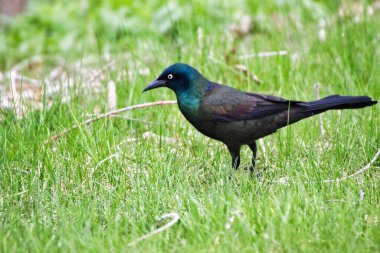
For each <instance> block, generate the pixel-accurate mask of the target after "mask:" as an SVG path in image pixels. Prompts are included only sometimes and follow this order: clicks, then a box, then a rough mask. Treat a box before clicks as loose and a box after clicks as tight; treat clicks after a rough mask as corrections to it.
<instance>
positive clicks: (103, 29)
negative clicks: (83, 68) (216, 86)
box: [0, 1, 380, 252]
mask: <svg viewBox="0 0 380 253" xmlns="http://www.w3.org/2000/svg"><path fill="white" fill-rule="evenodd" d="M76 2H77V1H67V4H64V2H63V1H53V2H52V3H50V4H46V3H45V2H44V1H37V2H36V3H34V5H31V6H30V8H29V9H28V10H27V12H26V13H25V14H24V15H22V16H20V17H17V18H16V19H15V20H14V21H13V22H9V21H7V23H3V24H2V26H1V27H0V29H1V30H2V31H3V32H2V33H1V35H0V41H1V42H3V43H2V46H1V50H2V51H1V56H0V58H1V63H0V67H1V69H2V72H3V73H5V74H9V70H10V68H11V67H12V66H13V65H14V64H16V63H17V62H19V61H21V60H23V59H26V58H28V57H31V56H33V55H38V54H42V55H50V56H53V57H55V56H59V57H63V58H65V59H66V60H67V61H68V62H70V61H74V60H78V59H81V58H85V57H86V56H88V55H93V54H95V55H99V57H98V58H99V62H101V56H102V55H103V53H105V52H110V53H111V54H113V55H115V56H117V55H118V54H120V53H121V52H128V53H129V55H130V56H129V58H128V59H127V60H123V61H121V60H119V61H117V66H116V68H115V69H107V70H106V73H105V74H106V76H107V78H106V80H105V81H104V86H106V84H107V83H108V81H109V80H114V81H115V82H116V85H117V95H118V107H120V108H121V107H125V106H129V105H133V104H139V103H144V102H150V101H158V100H172V99H174V98H175V97H174V94H172V93H171V92H170V91H169V90H165V89H161V90H154V91H151V92H148V93H144V94H142V93H141V91H142V89H143V87H145V85H146V84H147V83H148V82H150V81H151V80H153V79H154V78H155V77H156V76H157V75H158V74H159V73H160V72H161V71H162V70H163V68H165V67H166V66H167V65H169V64H171V63H173V62H177V61H181V62H186V63H189V64H191V65H193V66H195V67H196V68H198V69H199V70H200V71H201V72H202V73H203V74H204V75H205V76H207V77H208V78H209V79H211V80H213V81H218V82H222V83H226V84H229V85H231V86H233V87H236V88H239V89H243V90H247V91H254V92H259V93H264V94H272V95H278V96H282V97H286V98H290V99H298V100H312V99H315V93H314V88H313V84H314V83H316V82H319V83H321V89H320V93H321V96H327V95H331V94H341V95H348V94H350V95H369V96H371V97H372V98H374V99H376V100H379V99H380V57H379V56H380V50H379V49H380V46H379V45H380V43H379V41H380V37H379V31H380V29H379V27H380V15H379V12H378V11H376V12H375V14H374V15H367V14H363V15H361V19H360V20H359V21H355V17H354V16H353V15H348V16H346V17H344V18H339V16H338V8H339V6H340V4H339V2H337V3H335V2H332V1H326V2H322V1H318V2H312V1H291V2H290V3H289V4H288V3H287V4H285V3H284V4H281V3H280V1H278V2H277V1H273V2H272V1H268V2H265V3H264V2H263V1H260V2H256V3H251V4H250V3H249V2H250V1H237V2H236V3H234V4H232V3H233V2H231V3H230V2H224V3H223V4H218V3H219V1H208V2H206V3H203V1H196V2H193V3H191V4H188V3H187V1H178V2H176V3H177V4H174V5H173V6H171V7H170V6H169V7H167V6H168V5H165V4H163V2H161V1H154V2H153V3H154V4H151V5H149V4H138V3H137V2H138V1H134V2H135V3H134V2H129V3H127V5H126V6H127V7H124V9H125V12H123V11H120V9H122V8H121V5H122V3H119V2H118V1H113V2H112V4H90V6H89V7H88V9H86V10H81V9H80V8H79V7H78V4H77V3H76ZM234 2H235V1H234ZM65 3H66V1H65ZM363 4H364V6H367V5H368V4H371V3H363ZM165 6H166V8H169V9H170V8H171V11H167V9H165ZM173 10H175V11H173ZM118 11H119V12H118ZM165 11H166V12H165ZM176 12H178V13H176ZM107 13H108V14H107ZM115 13H119V16H116V19H115V20H116V21H115V22H113V23H112V22H111V21H110V20H109V15H111V16H112V15H116V14H115ZM120 13H121V14H120ZM42 14H43V15H42ZM178 14H180V15H179V16H178ZM242 14H249V15H252V16H253V19H254V22H255V24H256V25H257V28H255V29H254V32H253V33H252V34H250V35H248V36H247V37H245V38H233V36H232V34H231V33H230V32H229V30H228V26H229V25H230V24H231V23H236V22H239V17H240V16H241V15H242ZM65 15H67V17H69V18H67V17H66V16H65ZM107 15H108V16H107ZM103 16H106V17H108V18H105V19H102V18H101V17H103ZM118 18H120V19H122V20H121V21H120V23H118V22H117V21H118ZM321 18H323V19H326V20H329V22H330V24H328V25H327V26H326V28H325V29H326V34H327V37H326V41H325V42H321V41H320V40H319V37H318V33H319V25H318V24H319V19H321ZM276 20H280V21H276ZM198 27H202V29H203V39H204V41H203V46H202V47H200V46H199V44H198V34H197V28H198ZM164 28H165V29H164ZM70 36H71V37H70ZM233 48H235V49H236V51H237V55H241V54H247V53H252V52H254V51H256V52H262V51H276V50H287V51H288V52H289V55H287V56H279V57H271V58H253V59H249V60H239V58H238V57H237V56H235V55H233V54H231V53H230V51H231V49H233ZM226 55H229V57H230V62H226V60H225V59H226ZM235 64H245V65H246V66H247V67H248V68H249V71H250V72H254V73H255V74H256V75H257V76H258V77H259V78H260V79H261V80H262V81H263V82H262V83H261V84H260V85H257V84H256V83H254V82H253V80H252V79H251V78H247V77H245V76H243V75H242V74H241V73H239V72H238V71H236V70H235V68H234V65H235ZM139 66H142V67H147V68H149V69H150V74H149V75H140V74H138V73H137V72H136V71H137V68H138V67H139ZM45 67H46V68H51V69H52V68H54V64H53V63H51V66H45ZM125 70H132V71H134V72H133V73H134V74H133V75H132V77H130V78H127V77H122V78H121V79H120V80H117V79H116V77H117V75H118V73H121V72H122V71H125ZM31 75H33V71H31ZM77 79H78V80H77V83H76V85H77V86H80V85H81V80H80V76H77ZM4 80H5V79H3V83H0V85H9V82H7V81H4ZM116 80H117V81H116ZM88 92H91V91H83V90H82V91H81V92H80V93H79V94H78V95H77V96H76V97H75V99H73V100H71V101H70V102H68V103H63V102H62V101H60V99H59V98H57V99H56V100H55V101H54V103H53V105H52V106H51V107H47V106H45V107H44V108H42V109H41V110H34V111H32V112H30V113H28V114H27V115H26V116H25V117H24V118H22V119H17V118H16V116H15V114H14V112H12V110H2V117H3V120H2V121H1V122H0V243H1V246H0V251H1V252H26V251H31V252H60V251H62V252H75V251H79V252H83V251H84V252H379V251H380V240H379V238H380V225H379V221H378V220H379V214H380V188H379V179H380V173H379V170H378V169H379V166H380V163H379V160H378V161H376V162H375V163H374V165H373V166H372V167H371V168H370V169H369V170H367V171H366V172H365V173H362V174H361V175H359V176H358V177H357V178H352V179H347V180H344V181H343V182H341V183H324V182H322V181H323V180H326V179H335V178H339V177H341V176H342V175H345V174H346V175H348V174H351V173H354V172H355V171H357V170H359V169H360V168H362V167H363V166H364V165H365V164H367V163H368V162H369V161H370V160H371V159H372V157H373V156H374V155H375V153H376V152H377V150H378V149H379V147H380V127H379V126H380V111H379V106H378V105H376V106H374V107H372V108H365V109H362V110H350V111H342V112H340V111H332V112H327V113H325V114H323V124H324V128H325V130H326V135H325V136H321V134H320V131H319V119H318V117H314V118H310V119H307V120H305V121H302V122H299V123H297V124H294V125H292V126H290V127H288V128H286V129H282V130H280V131H278V132H277V133H276V134H273V135H271V136H268V137H266V138H265V139H264V143H265V147H266V153H267V159H268V164H267V165H266V164H265V159H264V154H263V152H262V149H261V147H259V154H258V168H259V169H261V170H263V177H262V178H260V179H256V178H252V177H250V176H249V174H248V172H247V171H244V170H239V171H237V172H234V174H233V177H232V179H228V177H229V175H230V174H231V173H232V169H231V168H230V156H229V154H228V151H227V149H226V148H225V147H224V146H223V145H222V144H220V143H218V142H216V141H213V140H210V139H208V138H206V137H204V136H202V135H201V134H199V133H198V132H197V131H196V130H195V129H194V128H193V127H192V126H190V124H189V123H188V122H187V121H186V120H185V119H184V118H183V116H182V115H181V114H180V112H179V110H178V108H177V107H176V106H163V107H152V108H145V109H140V110H136V111H133V112H129V113H126V115H127V116H129V117H132V118H135V119H140V120H146V121H150V122H152V124H149V123H142V122H138V121H132V120H126V119H122V118H111V119H106V120H101V121H98V122H95V123H93V124H91V125H90V126H87V127H81V128H80V129H78V130H75V131H73V132H71V133H70V134H68V135H67V136H65V137H63V138H61V139H60V140H59V141H58V142H57V143H56V144H54V145H50V146H44V145H42V143H43V141H44V140H46V139H47V138H49V137H50V136H51V135H53V134H54V133H56V132H59V131H61V130H63V129H64V128H68V127H70V126H72V125H74V124H76V123H77V122H81V121H83V120H85V119H87V116H86V114H89V113H90V114H91V113H93V112H94V111H95V110H96V108H99V109H100V110H101V111H102V112H105V111H106V109H105V108H106V105H107V94H106V92H104V93H100V94H96V95H92V96H89V95H88ZM153 123H154V124H153ZM147 131H150V132H153V133H155V134H157V135H159V136H162V137H170V138H172V137H176V138H178V143H171V142H165V140H164V139H163V138H162V139H161V140H160V139H148V140H144V139H143V138H142V136H143V134H144V133H145V132H147ZM128 138H137V139H139V141H137V142H132V143H125V144H122V145H119V144H120V143H122V142H123V141H125V140H127V139H128ZM180 143H182V144H183V145H180ZM115 153H118V154H119V157H118V158H117V159H116V158H112V159H109V160H107V161H105V162H104V163H102V164H101V165H100V166H99V163H100V162H101V161H102V160H103V159H105V158H107V157H109V156H111V155H112V154H115ZM250 155H251V154H250V152H249V150H248V148H244V149H243V150H242V165H243V166H244V165H248V164H249V162H250ZM281 178H287V179H288V180H289V181H290V183H289V184H278V183H275V181H278V180H280V179H281ZM363 193H364V197H361V196H362V195H363ZM170 212H176V213H178V214H179V215H180V221H179V222H178V223H176V224H175V225H174V226H172V227H171V228H169V229H168V230H166V231H164V232H162V233H160V234H158V235H155V236H153V237H151V238H149V239H146V240H144V241H142V242H140V243H138V244H136V245H135V246H128V244H129V243H130V242H132V241H134V240H135V239H137V238H139V237H140V236H142V235H144V234H147V233H149V232H150V231H152V230H154V229H156V228H158V227H160V226H162V225H163V224H164V223H165V221H157V220H156V218H158V217H160V216H162V215H164V214H166V213H170ZM231 217H235V218H234V221H233V222H232V224H230V227H229V226H226V224H227V223H228V222H229V220H230V219H231ZM228 227H229V228H228Z"/></svg>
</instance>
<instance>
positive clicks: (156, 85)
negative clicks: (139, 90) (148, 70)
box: [143, 79, 166, 92]
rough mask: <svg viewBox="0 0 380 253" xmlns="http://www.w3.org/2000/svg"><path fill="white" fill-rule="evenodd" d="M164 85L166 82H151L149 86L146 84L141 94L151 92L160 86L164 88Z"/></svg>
mask: <svg viewBox="0 0 380 253" xmlns="http://www.w3.org/2000/svg"><path fill="white" fill-rule="evenodd" d="M165 85H166V82H165V81H164V80H158V79H156V80H154V81H153V82H151V83H150V84H148V86H146V87H145V88H144V90H143V92H145V91H147V90H153V89H155V88H159V87H162V86H165Z"/></svg>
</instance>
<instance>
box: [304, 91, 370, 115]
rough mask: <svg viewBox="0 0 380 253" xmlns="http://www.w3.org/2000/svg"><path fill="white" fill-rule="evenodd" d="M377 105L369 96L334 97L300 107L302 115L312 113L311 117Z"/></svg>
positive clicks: (306, 103) (305, 103)
mask: <svg viewBox="0 0 380 253" xmlns="http://www.w3.org/2000/svg"><path fill="white" fill-rule="evenodd" d="M376 103H377V101H374V100H372V99H371V98H370V97H367V96H339V95H332V96H328V97H325V98H322V99H320V100H315V101H311V102H303V103H299V105H301V107H302V109H301V112H302V113H307V114H309V113H310V114H311V115H315V114H318V113H321V112H324V111H327V110H335V109H340V110H342V109H356V108H363V107H367V106H371V105H374V104H376Z"/></svg>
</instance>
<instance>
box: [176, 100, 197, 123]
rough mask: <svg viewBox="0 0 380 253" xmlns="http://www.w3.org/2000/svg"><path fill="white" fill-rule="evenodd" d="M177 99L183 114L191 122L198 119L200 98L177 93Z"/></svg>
mask: <svg viewBox="0 0 380 253" xmlns="http://www.w3.org/2000/svg"><path fill="white" fill-rule="evenodd" d="M177 101H178V106H179V109H180V110H181V112H182V114H183V115H184V116H185V117H186V118H187V119H188V120H189V121H190V122H191V121H193V120H196V118H197V117H198V111H199V103H200V99H199V98H197V97H195V96H192V95H189V94H179V95H177Z"/></svg>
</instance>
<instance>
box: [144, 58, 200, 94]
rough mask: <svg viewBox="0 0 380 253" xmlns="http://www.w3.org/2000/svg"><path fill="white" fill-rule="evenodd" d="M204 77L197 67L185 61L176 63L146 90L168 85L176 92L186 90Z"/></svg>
mask: <svg viewBox="0 0 380 253" xmlns="http://www.w3.org/2000/svg"><path fill="white" fill-rule="evenodd" d="M202 78H204V77H203V76H202V75H201V74H200V73H199V72H198V71H197V70H196V69H195V68H193V67H191V66H189V65H187V64H184V63H175V64H173V65H171V66H169V67H168V68H166V69H165V70H164V71H163V72H162V73H161V74H160V75H159V76H158V77H157V78H156V80H154V81H153V82H151V83H150V84H149V85H148V86H146V87H145V89H144V92H145V91H148V90H152V89H155V88H159V87H168V88H169V89H171V90H173V91H174V92H175V93H180V92H186V91H187V90H188V89H189V88H191V87H192V86H193V85H194V84H195V83H196V82H197V80H200V79H202Z"/></svg>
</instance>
